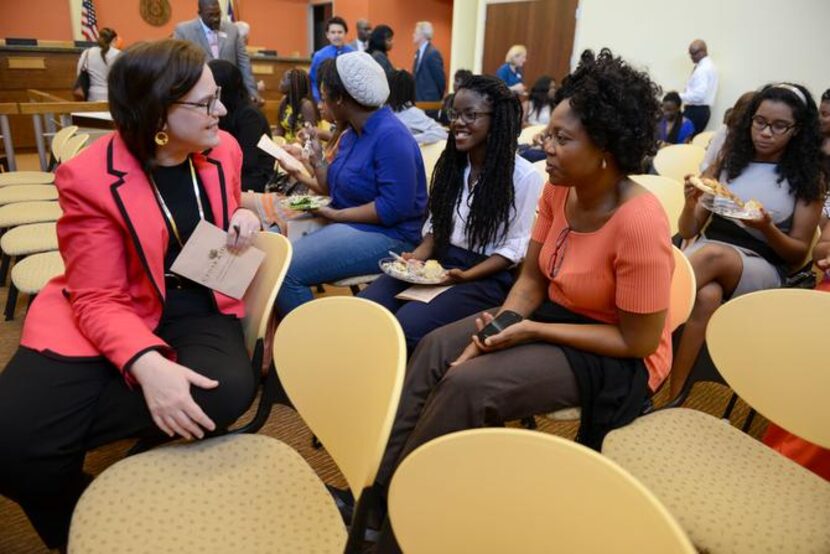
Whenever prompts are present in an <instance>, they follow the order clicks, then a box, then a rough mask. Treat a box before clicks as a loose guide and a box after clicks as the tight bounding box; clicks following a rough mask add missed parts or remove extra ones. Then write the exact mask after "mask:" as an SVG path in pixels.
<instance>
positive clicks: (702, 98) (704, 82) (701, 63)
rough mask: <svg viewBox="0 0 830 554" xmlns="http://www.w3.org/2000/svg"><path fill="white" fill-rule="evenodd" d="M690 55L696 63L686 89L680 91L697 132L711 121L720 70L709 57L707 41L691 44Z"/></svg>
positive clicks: (687, 113)
mask: <svg viewBox="0 0 830 554" xmlns="http://www.w3.org/2000/svg"><path fill="white" fill-rule="evenodd" d="M689 57H690V58H692V61H693V62H694V63H695V67H694V70H692V75H691V76H690V77H689V80H688V81H687V82H686V90H684V91H683V92H681V93H680V98H681V99H682V100H683V104H684V105H685V109H684V110H683V115H684V116H685V117H686V118H687V119H689V120H690V121H691V122H692V123H693V124H694V126H695V134H698V133H701V132H703V130H704V129H706V124H707V123H709V116H710V115H711V113H712V112H711V106H712V104H714V103H715V94H717V92H718V70H717V68H716V67H715V64H714V63H712V58H710V57H709V52H708V50H707V48H706V43H705V42H703V41H702V40H701V39H697V40H694V41H693V42H692V43H691V44H690V45H689Z"/></svg>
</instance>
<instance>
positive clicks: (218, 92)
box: [172, 87, 222, 115]
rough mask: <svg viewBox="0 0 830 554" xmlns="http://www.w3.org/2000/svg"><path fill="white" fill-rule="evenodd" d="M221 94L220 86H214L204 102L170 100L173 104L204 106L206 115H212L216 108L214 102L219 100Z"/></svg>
mask: <svg viewBox="0 0 830 554" xmlns="http://www.w3.org/2000/svg"><path fill="white" fill-rule="evenodd" d="M221 95H222V87H216V92H214V93H213V96H211V97H210V98H208V99H207V100H206V101H204V102H184V101H178V102H172V103H173V104H184V105H185V106H196V107H197V108H205V109H206V110H207V114H208V115H212V114H213V112H214V110H215V109H216V103H217V102H219V97H220V96H221Z"/></svg>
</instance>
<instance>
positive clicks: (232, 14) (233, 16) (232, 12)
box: [228, 0, 236, 21]
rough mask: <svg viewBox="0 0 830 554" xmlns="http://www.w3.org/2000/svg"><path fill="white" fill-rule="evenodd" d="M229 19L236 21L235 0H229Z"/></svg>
mask: <svg viewBox="0 0 830 554" xmlns="http://www.w3.org/2000/svg"><path fill="white" fill-rule="evenodd" d="M228 19H230V20H231V21H236V14H235V13H234V9H233V0H228Z"/></svg>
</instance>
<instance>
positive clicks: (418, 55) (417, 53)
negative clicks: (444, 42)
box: [412, 48, 421, 75]
mask: <svg viewBox="0 0 830 554" xmlns="http://www.w3.org/2000/svg"><path fill="white" fill-rule="evenodd" d="M419 65H421V49H420V48H418V49H417V50H415V63H413V64H412V74H413V75H414V74H415V73H417V72H418V66H419Z"/></svg>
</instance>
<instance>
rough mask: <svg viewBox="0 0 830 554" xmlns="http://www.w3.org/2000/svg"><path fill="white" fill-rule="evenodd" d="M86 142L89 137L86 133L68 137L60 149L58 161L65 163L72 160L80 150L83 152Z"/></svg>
mask: <svg viewBox="0 0 830 554" xmlns="http://www.w3.org/2000/svg"><path fill="white" fill-rule="evenodd" d="M88 141H89V135H88V134H86V133H81V134H79V135H74V136H72V137H69V138H68V139H67V140H66V142H64V143H63V146H62V147H61V154H60V161H61V162H65V161H68V160H71V159H72V158H74V157H75V156H76V155H77V154H78V153H79V152H80V151H81V150H83V148H84V146H86V143H87V142H88Z"/></svg>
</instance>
